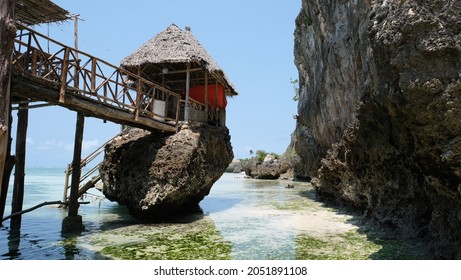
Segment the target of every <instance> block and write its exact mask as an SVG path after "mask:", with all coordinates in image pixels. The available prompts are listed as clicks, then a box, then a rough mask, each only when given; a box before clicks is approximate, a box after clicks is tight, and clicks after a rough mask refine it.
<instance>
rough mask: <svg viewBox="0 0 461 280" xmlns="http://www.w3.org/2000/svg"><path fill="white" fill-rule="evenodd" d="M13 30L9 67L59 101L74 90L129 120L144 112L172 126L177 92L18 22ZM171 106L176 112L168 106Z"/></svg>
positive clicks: (177, 109)
mask: <svg viewBox="0 0 461 280" xmlns="http://www.w3.org/2000/svg"><path fill="white" fill-rule="evenodd" d="M18 29H19V30H20V33H19V34H18V35H17V36H16V39H15V42H14V43H15V44H14V57H13V66H14V68H15V70H18V71H20V72H21V73H22V74H23V75H26V76H27V75H28V76H32V77H34V78H38V79H40V80H42V81H43V82H45V83H48V85H49V86H50V87H53V88H55V89H56V90H58V91H59V101H60V102H62V103H64V102H65V100H66V95H67V94H74V95H78V96H80V97H85V98H87V99H90V100H92V101H94V102H96V103H99V104H102V105H104V106H109V107H112V108H117V109H119V110H124V111H128V112H130V113H131V114H133V117H134V119H135V120H137V119H138V118H139V116H145V117H148V118H151V119H155V120H156V121H159V122H162V123H165V124H169V125H171V126H177V125H178V121H179V120H180V119H179V107H180V102H181V95H179V94H177V93H175V92H173V91H171V90H169V89H166V88H164V87H162V86H160V85H157V84H155V83H153V82H151V81H149V80H147V79H144V78H141V77H140V76H138V75H136V74H134V73H131V72H128V71H126V70H124V69H121V68H119V67H116V66H114V65H112V64H110V63H108V62H105V61H103V60H101V59H99V58H97V57H94V56H92V55H90V54H87V53H85V52H82V51H80V50H77V49H74V48H71V47H68V46H65V45H63V44H61V43H59V42H57V41H55V40H53V39H51V38H49V37H47V36H45V35H42V34H40V33H38V32H36V31H34V30H32V29H29V28H28V27H26V26H23V25H20V24H18ZM45 47H47V51H45V50H44V48H45ZM156 102H158V103H160V104H157V105H156ZM170 105H171V106H170ZM161 106H164V108H162V107H161ZM175 107H176V110H175V109H173V110H172V109H171V108H175Z"/></svg>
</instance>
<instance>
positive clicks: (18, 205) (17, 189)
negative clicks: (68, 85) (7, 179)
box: [10, 103, 29, 229]
mask: <svg viewBox="0 0 461 280" xmlns="http://www.w3.org/2000/svg"><path fill="white" fill-rule="evenodd" d="M27 106H28V104H27V103H21V104H19V108H21V109H20V110H19V111H18V125H17V131H16V166H15V169H14V183H13V198H12V203H11V213H17V212H21V211H22V206H23V202H24V178H25V175H26V174H25V166H26V139H27V126H28V121H29V120H28V119H29V110H28V109H27ZM21 217H22V216H21V215H18V216H15V217H13V218H12V219H11V224H10V226H11V228H15V229H19V228H20V227H21Z"/></svg>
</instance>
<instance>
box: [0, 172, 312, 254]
mask: <svg viewBox="0 0 461 280" xmlns="http://www.w3.org/2000/svg"><path fill="white" fill-rule="evenodd" d="M63 182H64V171H63V170H61V169H29V170H27V175H26V190H25V192H26V195H25V204H24V208H28V207H31V206H34V205H36V204H39V203H41V202H44V201H53V200H61V197H62V186H63ZM286 184H287V182H285V181H259V180H251V179H245V178H244V177H243V175H241V174H224V175H223V177H222V178H221V179H220V180H219V181H218V182H216V184H215V185H214V186H213V188H212V190H211V193H210V195H209V196H207V197H206V198H205V199H204V200H203V201H202V202H201V203H200V207H201V209H202V211H203V214H200V215H198V217H197V214H191V215H190V217H191V219H193V220H206V221H207V222H209V223H211V224H213V225H214V227H215V229H216V230H217V231H218V232H219V234H220V235H221V237H222V239H223V240H225V241H226V242H228V243H230V244H231V248H232V251H231V253H230V257H231V258H232V259H294V258H295V251H296V245H295V238H296V236H297V235H298V234H299V233H301V232H302V231H303V229H299V228H297V227H296V226H292V224H293V223H289V222H288V223H287V221H290V220H291V219H293V217H294V216H293V215H299V214H300V213H301V214H302V213H303V212H304V211H308V210H309V207H311V206H312V207H315V202H313V200H312V199H310V198H309V196H311V195H312V188H311V186H310V185H309V184H307V183H295V188H294V189H286V188H284V187H285V186H286ZM10 191H11V187H10ZM92 193H94V194H98V195H101V194H100V193H98V192H97V191H96V190H92ZM10 199H11V195H9V201H8V202H7V209H6V211H5V214H9V212H10V206H9V205H10ZM87 200H88V201H91V202H92V203H91V204H89V205H82V206H81V207H80V210H79V213H80V215H82V216H83V221H84V226H85V231H84V232H83V233H82V235H81V236H79V237H77V238H68V237H64V236H62V235H61V223H62V220H63V218H64V217H65V216H66V215H67V213H66V211H65V210H62V209H58V208H56V207H51V206H46V207H43V208H40V209H38V210H35V211H33V212H31V213H28V214H25V215H24V216H23V220H22V221H23V222H22V227H21V231H20V232H19V233H18V232H13V231H11V230H10V228H9V221H6V222H5V223H4V225H3V226H2V227H1V229H0V242H1V243H0V258H1V259H39V260H41V259H99V258H104V256H101V254H100V253H99V251H100V250H101V246H100V244H98V243H97V242H95V240H103V242H104V244H106V245H107V244H112V243H116V242H123V240H111V238H114V236H115V235H113V234H112V233H113V232H115V231H116V230H120V229H123V228H133V227H134V228H135V229H136V231H139V233H140V234H141V233H142V231H148V230H149V231H151V230H162V229H164V230H172V231H174V230H175V229H176V228H175V227H183V228H184V227H186V228H193V227H194V226H195V224H194V222H190V221H187V217H186V219H184V217H182V218H181V219H180V220H177V221H172V222H171V223H170V224H148V225H146V224H142V225H140V223H139V222H138V221H137V220H136V219H135V218H133V217H131V216H130V215H129V214H128V212H127V210H126V208H125V207H123V206H119V205H118V204H117V203H113V202H110V201H108V200H107V199H106V200H103V201H100V200H94V199H92V198H91V197H88V198H87ZM293 203H294V204H293ZM138 225H139V227H138ZM111 234H112V235H111Z"/></svg>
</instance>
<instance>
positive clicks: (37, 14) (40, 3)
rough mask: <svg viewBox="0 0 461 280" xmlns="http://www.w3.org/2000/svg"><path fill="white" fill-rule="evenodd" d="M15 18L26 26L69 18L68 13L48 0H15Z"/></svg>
mask: <svg viewBox="0 0 461 280" xmlns="http://www.w3.org/2000/svg"><path fill="white" fill-rule="evenodd" d="M15 16H16V20H18V21H20V22H22V23H24V24H26V25H35V24H41V23H51V22H59V21H65V20H68V19H69V18H70V14H69V12H68V11H66V10H64V9H63V8H61V7H59V6H58V5H56V4H54V3H53V2H51V1H50V0H16V4H15Z"/></svg>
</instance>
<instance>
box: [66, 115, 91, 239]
mask: <svg viewBox="0 0 461 280" xmlns="http://www.w3.org/2000/svg"><path fill="white" fill-rule="evenodd" d="M84 125H85V116H84V115H83V114H82V113H77V124H76V129H75V143H74V157H73V161H72V180H71V183H70V196H69V212H68V216H67V217H66V218H65V219H64V221H63V223H62V232H63V233H73V232H81V231H82V230H83V223H82V216H79V215H78V208H79V206H80V205H79V203H78V188H79V185H80V175H81V169H80V167H81V166H80V161H81V157H82V143H83V129H84Z"/></svg>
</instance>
